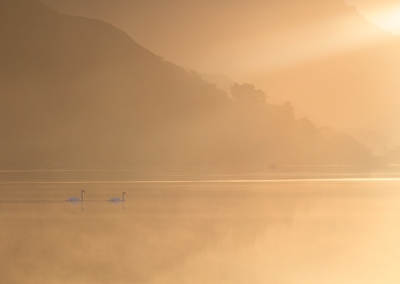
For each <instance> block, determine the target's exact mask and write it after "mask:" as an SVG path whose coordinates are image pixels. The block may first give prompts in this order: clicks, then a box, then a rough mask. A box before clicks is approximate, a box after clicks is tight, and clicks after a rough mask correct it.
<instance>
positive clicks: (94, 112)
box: [0, 0, 371, 168]
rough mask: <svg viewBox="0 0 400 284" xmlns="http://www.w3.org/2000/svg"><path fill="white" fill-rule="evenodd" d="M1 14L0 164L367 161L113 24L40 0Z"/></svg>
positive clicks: (254, 93) (338, 139) (245, 88)
mask: <svg viewBox="0 0 400 284" xmlns="http://www.w3.org/2000/svg"><path fill="white" fill-rule="evenodd" d="M26 7H30V8H29V9H27V8H26ZM0 8H1V9H0V11H1V12H0V13H1V17H0V18H1V23H2V26H1V29H0V62H1V64H0V94H1V97H0V99H1V103H0V115H1V120H0V132H1V133H2V139H1V140H0V166H1V168H40V167H45V168H48V167H65V168H116V167H117V168H126V167H140V166H154V165H156V166H159V165H162V166H176V165H178V166H194V167H196V166H214V165H227V166H235V165H240V166H243V165H267V164H269V163H272V162H274V163H277V164H363V163H367V162H370V159H371V156H370V154H369V151H368V150H367V149H365V147H363V146H361V145H360V144H359V143H357V141H355V140H354V139H352V138H351V137H349V136H347V135H344V134H341V133H335V132H334V131H332V130H330V129H322V130H319V129H317V128H316V127H315V126H314V125H313V124H312V122H311V121H309V120H308V119H307V118H303V119H300V120H297V119H296V118H295V116H294V113H293V108H292V106H291V104H290V103H285V104H284V105H282V106H278V105H271V104H268V103H267V97H266V95H265V93H264V92H263V91H261V90H256V89H255V87H254V86H253V85H250V84H243V85H240V84H235V85H234V86H233V87H232V90H231V94H227V93H226V92H224V91H222V90H219V89H217V88H216V87H215V85H212V84H208V83H206V82H205V81H203V80H202V79H201V78H200V76H198V75H197V74H195V73H194V72H187V71H185V70H184V69H183V68H181V67H179V66H176V65H174V64H172V63H169V62H166V61H164V60H163V59H162V58H160V57H159V56H156V55H154V54H153V53H151V52H150V51H148V50H146V49H144V48H143V47H141V46H140V45H139V44H137V43H136V42H134V41H133V40H132V39H131V38H129V37H128V36H127V35H126V34H125V33H124V32H122V31H120V30H118V29H116V28H114V27H112V26H111V25H109V24H107V23H104V22H102V21H99V20H91V19H86V18H82V17H73V16H66V15H60V14H57V13H56V12H54V11H53V10H52V9H50V8H47V7H44V6H43V5H41V4H39V2H37V1H36V0H17V1H16V0H3V1H2V2H1V6H0Z"/></svg>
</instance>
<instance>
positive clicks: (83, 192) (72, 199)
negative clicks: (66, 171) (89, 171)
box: [66, 189, 85, 202]
mask: <svg viewBox="0 0 400 284" xmlns="http://www.w3.org/2000/svg"><path fill="white" fill-rule="evenodd" d="M84 197H85V191H84V190H83V189H82V190H81V199H79V198H78V197H75V196H73V197H70V198H68V199H67V200H66V201H70V202H74V201H75V202H76V201H84Z"/></svg>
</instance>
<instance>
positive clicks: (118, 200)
mask: <svg viewBox="0 0 400 284" xmlns="http://www.w3.org/2000/svg"><path fill="white" fill-rule="evenodd" d="M125 195H126V192H125V191H124V192H123V193H122V199H121V198H119V197H113V198H111V199H108V201H110V202H121V201H122V202H124V201H125Z"/></svg>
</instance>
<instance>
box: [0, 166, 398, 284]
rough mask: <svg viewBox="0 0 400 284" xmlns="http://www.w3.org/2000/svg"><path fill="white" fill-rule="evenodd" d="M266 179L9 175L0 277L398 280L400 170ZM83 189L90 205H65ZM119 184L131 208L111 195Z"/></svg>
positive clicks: (0, 211) (1, 217)
mask: <svg viewBox="0 0 400 284" xmlns="http://www.w3.org/2000/svg"><path fill="white" fill-rule="evenodd" d="M20 174H21V173H20ZM47 174H48V173H47ZM25 175H26V173H25ZM258 175H261V173H258ZM271 175H272V174H270V176H269V178H270V180H264V181H259V182H255V180H254V179H253V180H249V179H248V177H249V176H250V175H248V176H247V181H246V178H244V179H243V177H241V176H238V175H232V176H233V178H232V181H224V180H223V179H219V180H215V181H210V180H208V181H207V180H193V179H192V178H191V179H186V182H184V183H182V182H181V183H179V182H177V177H176V176H169V178H166V176H165V175H164V176H159V177H158V178H160V177H162V178H163V179H164V180H168V179H169V180H170V182H162V181H160V180H158V181H157V179H155V180H152V181H151V182H150V183H146V182H145V180H143V179H142V178H143V176H142V177H141V179H140V180H141V181H140V180H139V179H138V180H136V183H134V182H135V180H127V179H126V180H125V181H121V180H120V181H119V182H116V183H115V182H114V183H112V182H111V181H110V182H108V183H107V182H105V183H102V182H96V181H95V180H86V182H84V181H82V180H81V181H76V182H72V183H71V182H69V183H66V182H65V179H64V182H63V181H62V180H61V179H58V181H53V182H46V183H41V182H40V179H41V178H40V177H37V179H36V181H32V180H31V181H30V182H24V183H21V182H18V181H15V180H14V181H12V179H10V177H5V176H4V174H3V173H2V174H1V176H2V183H1V187H0V193H1V195H0V232H1V234H0V236H1V243H0V255H1V260H2V263H3V264H2V266H1V268H0V275H2V279H3V281H5V282H4V283H85V284H91V283H267V282H273V283H345V282H350V283H394V282H397V281H398V280H399V276H398V274H397V272H396V271H397V266H398V259H397V257H396V255H397V254H398V253H399V250H400V248H399V246H398V241H397V239H398V237H400V231H399V230H398V229H397V227H398V226H397V224H398V222H399V218H400V209H399V208H400V207H399V205H400V194H399V191H398V189H399V187H400V181H399V180H398V178H396V175H395V173H394V172H392V173H390V175H391V176H392V177H394V179H393V178H392V179H389V178H388V176H389V174H388V173H387V172H386V173H383V172H382V171H381V172H379V173H371V172H370V173H365V172H364V173H362V175H364V177H363V178H360V176H361V173H359V174H353V175H352V176H351V175H347V179H335V178H332V179H327V177H328V175H327V174H326V173H325V174H324V173H322V174H320V175H319V177H321V178H318V175H317V173H316V171H315V169H314V171H310V170H308V171H304V172H298V171H296V172H293V173H292V178H293V177H297V179H296V180H293V179H292V178H290V175H289V174H288V173H285V175H286V176H288V177H289V179H284V178H282V175H283V174H282V173H281V176H280V173H279V170H278V172H276V173H275V174H274V175H275V176H276V177H280V179H275V182H271V181H273V180H274V179H273V178H272V179H271ZM309 175H312V177H313V178H312V179H307V177H308V176H309ZM167 176H168V175H167ZM331 176H332V174H331ZM335 176H340V173H336V174H335ZM374 176H375V177H379V178H373V177H374ZM299 177H300V178H299ZM352 177H353V178H352ZM354 177H358V179H356V178H354ZM384 177H386V178H384ZM31 178H32V176H31ZM119 178H120V179H121V177H119ZM19 179H20V178H19ZM6 180H8V182H7V181H6ZM114 180H116V179H114ZM173 180H175V181H173ZM233 180H235V181H236V182H234V181H233ZM239 180H241V181H240V182H238V181H239ZM148 181H149V180H148ZM181 181H182V179H181ZM183 181H184V180H183ZM82 189H84V190H85V192H86V193H85V201H84V208H83V210H82V208H81V203H80V202H78V203H76V204H70V203H68V202H65V201H64V200H66V199H67V198H68V197H70V196H79V193H80V190H82ZM123 191H125V192H126V193H127V197H126V199H127V201H126V202H125V208H124V206H123V205H122V204H121V203H118V204H112V203H110V202H107V201H106V200H107V199H109V198H111V197H115V196H116V197H120V195H121V193H122V192H123ZM382 275H384V276H382Z"/></svg>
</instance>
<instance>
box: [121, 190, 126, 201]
mask: <svg viewBox="0 0 400 284" xmlns="http://www.w3.org/2000/svg"><path fill="white" fill-rule="evenodd" d="M125 194H126V193H125V192H123V193H122V201H125Z"/></svg>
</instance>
